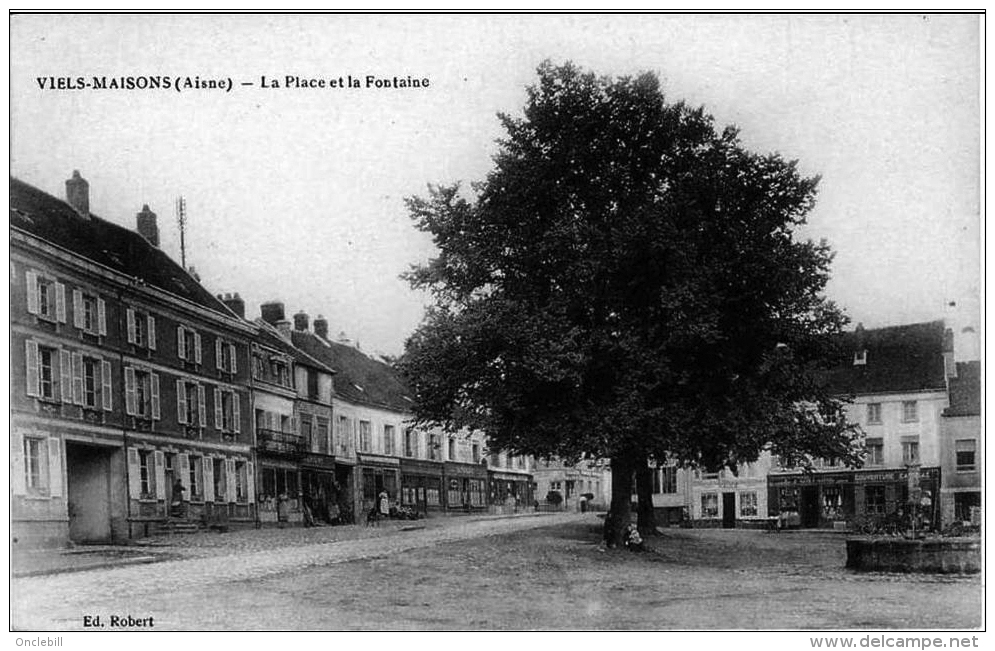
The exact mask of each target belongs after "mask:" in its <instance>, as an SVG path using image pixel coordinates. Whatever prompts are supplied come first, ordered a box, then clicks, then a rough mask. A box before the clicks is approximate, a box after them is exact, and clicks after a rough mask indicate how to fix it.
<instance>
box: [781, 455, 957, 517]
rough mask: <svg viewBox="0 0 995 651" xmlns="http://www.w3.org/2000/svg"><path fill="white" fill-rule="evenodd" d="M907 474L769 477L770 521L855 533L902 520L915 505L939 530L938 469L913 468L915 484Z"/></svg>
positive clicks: (904, 471)
mask: <svg viewBox="0 0 995 651" xmlns="http://www.w3.org/2000/svg"><path fill="white" fill-rule="evenodd" d="M909 472H910V470H909V469H907V468H888V469H876V470H874V469H872V470H850V471H841V472H817V473H808V474H806V473H804V472H798V473H791V474H772V475H769V476H768V477H767V487H768V504H769V505H770V509H769V511H770V515H771V516H777V517H780V518H781V522H782V523H783V525H784V526H786V527H799V528H806V529H809V528H811V529H815V528H829V529H831V528H854V525H855V524H856V523H864V522H867V523H878V522H881V521H886V520H894V519H896V518H899V517H901V516H902V515H903V514H906V513H907V511H908V509H909V508H910V504H911V503H915V504H917V505H918V506H919V508H920V511H921V516H922V518H923V521H924V523H925V525H926V526H927V527H936V526H938V525H939V505H938V503H937V502H938V500H937V499H936V497H937V495H938V491H939V487H940V469H939V468H919V469H915V468H914V469H912V473H913V476H912V479H911V481H910V477H909ZM916 475H918V480H917V479H916ZM910 485H911V488H912V490H911V491H910ZM910 498H911V502H910Z"/></svg>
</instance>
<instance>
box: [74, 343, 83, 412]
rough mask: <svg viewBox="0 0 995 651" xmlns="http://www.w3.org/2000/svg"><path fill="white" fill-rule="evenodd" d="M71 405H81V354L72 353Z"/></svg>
mask: <svg viewBox="0 0 995 651" xmlns="http://www.w3.org/2000/svg"><path fill="white" fill-rule="evenodd" d="M73 403H75V404H77V405H82V404H83V354H82V353H73Z"/></svg>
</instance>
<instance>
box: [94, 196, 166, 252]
mask: <svg viewBox="0 0 995 651" xmlns="http://www.w3.org/2000/svg"><path fill="white" fill-rule="evenodd" d="M84 183H85V181H84ZM137 218H138V234H139V235H141V236H142V237H144V238H145V239H147V240H148V241H149V242H151V243H152V246H159V227H158V226H156V223H155V213H154V212H152V211H151V210H149V204H145V205H144V206H142V212H140V213H138V215H137Z"/></svg>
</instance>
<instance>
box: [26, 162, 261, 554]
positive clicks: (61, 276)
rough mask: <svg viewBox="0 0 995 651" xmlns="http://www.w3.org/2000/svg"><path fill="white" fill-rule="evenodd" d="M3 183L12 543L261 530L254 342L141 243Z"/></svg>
mask: <svg viewBox="0 0 995 651" xmlns="http://www.w3.org/2000/svg"><path fill="white" fill-rule="evenodd" d="M66 196H67V200H66V201H63V200H61V199H58V198H56V197H54V196H52V195H50V194H47V193H45V192H43V191H41V190H38V189H37V188H34V187H32V186H30V185H28V184H26V183H23V182H21V181H19V180H16V179H13V178H12V179H11V180H10V325H11V346H12V348H11V376H10V377H11V390H10V395H11V435H10V474H11V492H12V497H11V540H12V543H13V544H14V545H15V546H16V547H23V546H35V545H60V544H65V543H66V541H75V542H112V541H120V540H123V539H127V538H130V537H137V536H143V535H148V534H150V533H153V532H155V531H158V530H161V529H163V528H164V527H169V526H170V525H171V524H172V523H174V522H177V521H196V522H206V523H213V522H219V523H225V524H229V525H230V524H232V523H237V522H239V521H241V522H244V523H247V524H248V523H252V522H254V520H255V506H254V504H255V495H254V486H255V484H254V477H255V472H254V462H253V459H252V429H251V420H250V418H251V413H250V409H249V402H248V394H249V386H248V385H249V357H248V355H249V342H250V340H251V337H252V336H253V333H254V327H253V326H252V325H251V324H248V323H246V322H245V321H244V320H243V319H241V318H239V317H238V316H237V315H235V314H234V313H233V312H232V311H231V310H230V309H229V308H228V307H227V306H226V305H225V304H224V303H223V302H222V301H220V300H218V299H217V298H215V297H214V296H213V295H211V294H210V293H209V292H208V291H207V290H205V289H204V288H203V287H202V286H201V285H200V284H199V283H198V282H197V281H196V280H195V279H194V278H192V277H191V276H190V274H188V273H187V271H186V270H184V269H183V268H182V267H181V266H179V265H178V264H176V263H175V262H174V261H173V260H172V259H170V258H169V256H168V255H166V254H165V253H164V252H162V251H161V250H160V249H159V248H158V230H157V227H156V222H155V214H154V213H152V212H151V211H150V210H149V208H148V206H145V207H143V209H142V211H141V212H140V213H138V232H135V231H131V230H128V229H126V228H123V227H121V226H119V225H116V224H113V223H111V222H108V221H106V220H103V219H100V218H99V217H97V216H95V215H93V214H91V213H90V211H89V185H88V183H87V182H86V181H85V180H84V179H83V178H82V177H81V176H80V175H79V173H78V172H75V173H74V174H73V177H72V178H71V179H70V180H69V181H67V182H66Z"/></svg>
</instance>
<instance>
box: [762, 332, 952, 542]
mask: <svg viewBox="0 0 995 651" xmlns="http://www.w3.org/2000/svg"><path fill="white" fill-rule="evenodd" d="M840 350H841V351H842V352H841V354H840V355H841V356H840V357H839V358H838V359H837V360H836V363H835V365H834V366H833V368H832V371H831V372H830V373H829V375H828V376H827V382H828V385H829V387H830V389H831V390H832V391H833V392H834V393H836V394H837V395H839V396H841V397H847V398H850V399H851V403H850V404H848V405H847V406H846V414H847V419H848V420H849V421H850V422H852V423H856V424H858V425H859V426H860V429H861V431H862V432H863V435H864V440H863V442H864V445H865V446H866V454H865V457H864V465H863V467H862V468H860V469H851V468H845V467H843V466H842V465H841V464H840V463H839V461H838V460H835V459H826V460H816V463H815V466H816V468H815V470H814V472H812V473H805V472H802V471H801V470H800V469H799V467H798V460H796V459H774V460H773V466H772V469H771V473H770V474H769V476H768V479H767V484H768V503H769V505H770V510H771V512H772V513H773V514H779V515H781V516H782V517H783V518H784V519H785V521H786V522H788V523H789V524H791V525H794V526H801V527H845V526H851V525H852V524H853V523H854V522H855V521H859V520H862V519H863V520H880V519H882V518H886V517H888V516H893V515H894V514H896V513H897V512H898V511H899V510H900V509H904V508H905V507H906V506H907V504H908V500H909V499H910V497H915V495H916V494H917V493H918V494H920V495H921V496H922V504H924V505H927V511H926V513H925V516H926V519H927V521H928V522H930V523H931V524H932V525H934V526H936V525H938V524H939V513H940V510H939V502H940V500H939V499H938V497H939V494H940V492H939V489H940V478H941V470H940V465H941V463H940V440H941V437H940V429H941V421H942V414H943V412H944V410H945V409H946V407H947V370H948V369H950V368H952V359H953V348H952V342H951V341H950V337H949V336H948V335H947V334H946V332H945V329H944V323H943V321H934V322H930V323H916V324H911V325H901V326H892V327H887V328H878V329H874V330H865V329H863V328H862V327H860V326H858V327H857V329H856V330H855V331H854V332H849V333H846V334H845V335H844V336H843V338H842V345H841V347H840ZM910 473H911V475H912V480H911V481H910ZM916 477H918V480H916ZM910 489H912V490H910Z"/></svg>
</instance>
